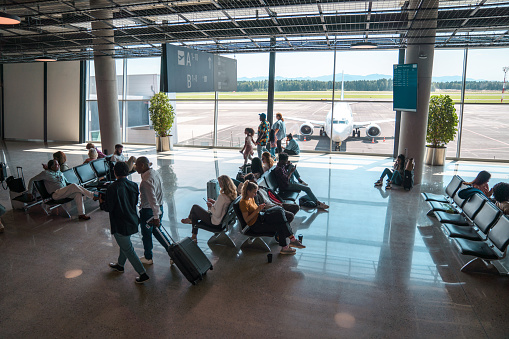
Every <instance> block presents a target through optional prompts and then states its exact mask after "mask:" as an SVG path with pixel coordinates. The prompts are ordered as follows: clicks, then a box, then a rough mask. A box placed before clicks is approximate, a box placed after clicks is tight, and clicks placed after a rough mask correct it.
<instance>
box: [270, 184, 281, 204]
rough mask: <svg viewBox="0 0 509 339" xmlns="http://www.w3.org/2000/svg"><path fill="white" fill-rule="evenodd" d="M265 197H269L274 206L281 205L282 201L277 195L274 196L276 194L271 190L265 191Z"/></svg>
mask: <svg viewBox="0 0 509 339" xmlns="http://www.w3.org/2000/svg"><path fill="white" fill-rule="evenodd" d="M267 195H268V196H269V199H270V200H271V201H272V202H274V203H276V204H282V203H283V199H281V198H280V197H279V195H277V194H276V192H274V191H273V190H271V189H270V188H269V189H267Z"/></svg>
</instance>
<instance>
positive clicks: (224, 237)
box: [207, 232, 235, 247]
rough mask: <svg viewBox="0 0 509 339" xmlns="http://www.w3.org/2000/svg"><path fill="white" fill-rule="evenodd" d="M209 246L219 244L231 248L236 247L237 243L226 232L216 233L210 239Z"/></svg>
mask: <svg viewBox="0 0 509 339" xmlns="http://www.w3.org/2000/svg"><path fill="white" fill-rule="evenodd" d="M207 244H209V245H210V244H217V245H224V246H229V247H235V243H234V242H233V240H232V238H230V236H229V235H228V233H226V232H220V233H215V234H214V235H213V236H211V237H210V239H209V240H208V241H207Z"/></svg>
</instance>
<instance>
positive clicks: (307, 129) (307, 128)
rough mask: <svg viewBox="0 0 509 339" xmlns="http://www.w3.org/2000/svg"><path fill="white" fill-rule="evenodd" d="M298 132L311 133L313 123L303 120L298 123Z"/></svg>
mask: <svg viewBox="0 0 509 339" xmlns="http://www.w3.org/2000/svg"><path fill="white" fill-rule="evenodd" d="M300 134H302V135H311V134H313V125H311V124H310V123H308V122H305V123H303V124H302V125H300Z"/></svg>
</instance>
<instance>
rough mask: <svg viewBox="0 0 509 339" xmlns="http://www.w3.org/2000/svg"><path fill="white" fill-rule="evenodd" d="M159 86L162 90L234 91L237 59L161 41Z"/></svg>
mask: <svg viewBox="0 0 509 339" xmlns="http://www.w3.org/2000/svg"><path fill="white" fill-rule="evenodd" d="M165 67H166V69H165ZM164 82H166V83H164ZM166 85H167V86H166ZM161 89H162V90H164V91H165V92H213V91H236V90H237V60H234V59H229V58H225V57H221V56H218V55H214V54H210V53H205V52H200V51H197V50H194V49H190V48H185V47H180V46H174V45H170V44H164V45H163V53H162V57H161Z"/></svg>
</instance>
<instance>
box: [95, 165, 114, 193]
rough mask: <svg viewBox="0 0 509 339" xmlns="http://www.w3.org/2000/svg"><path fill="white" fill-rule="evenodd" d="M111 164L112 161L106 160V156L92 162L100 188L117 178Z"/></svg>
mask: <svg viewBox="0 0 509 339" xmlns="http://www.w3.org/2000/svg"><path fill="white" fill-rule="evenodd" d="M110 165H111V163H110V162H108V161H106V159H105V158H102V159H97V160H94V161H91V162H90V166H91V167H92V169H93V170H94V172H95V175H96V176H97V186H98V188H102V187H104V186H106V185H107V184H109V183H110V182H112V180H115V176H114V175H113V174H112V173H111V172H113V167H110Z"/></svg>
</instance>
